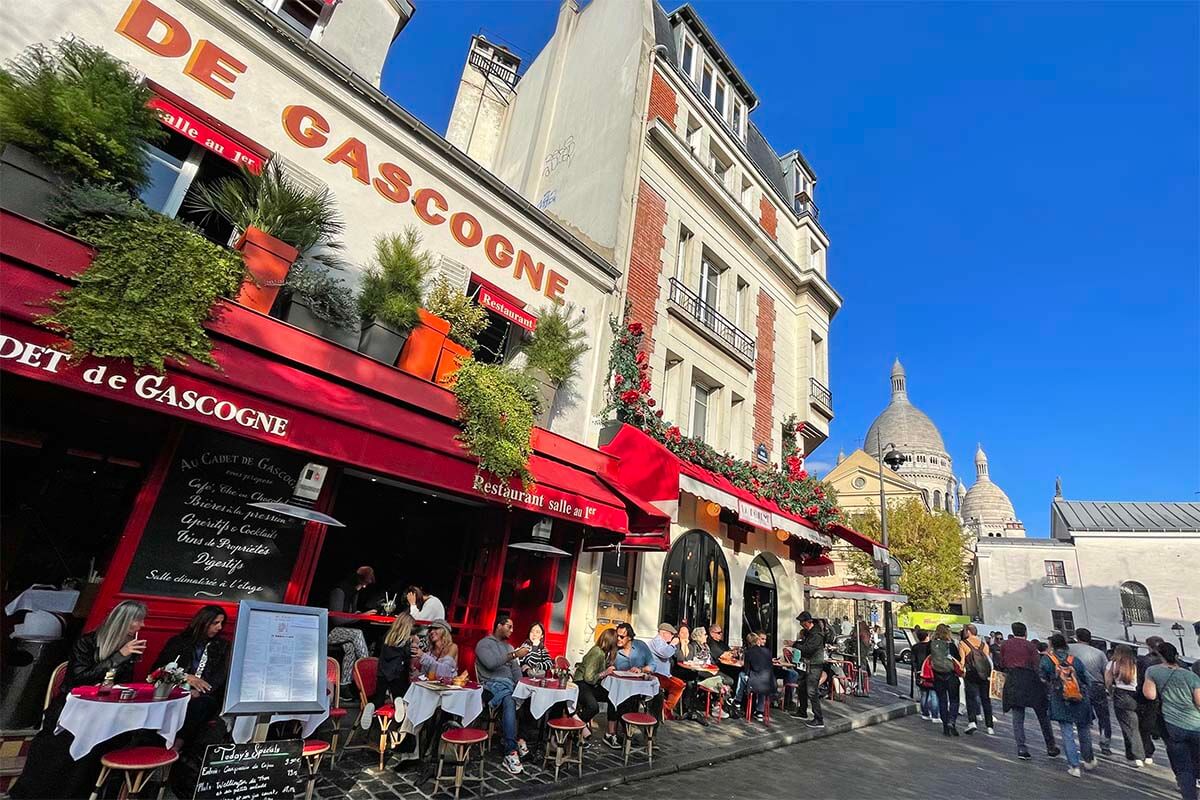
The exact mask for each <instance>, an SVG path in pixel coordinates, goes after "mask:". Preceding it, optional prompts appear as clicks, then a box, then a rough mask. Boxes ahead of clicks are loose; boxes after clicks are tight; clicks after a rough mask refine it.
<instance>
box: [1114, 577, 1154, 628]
mask: <svg viewBox="0 0 1200 800" xmlns="http://www.w3.org/2000/svg"><path fill="white" fill-rule="evenodd" d="M1121 613H1122V614H1123V615H1124V616H1125V620H1126V621H1127V622H1145V623H1149V624H1153V623H1154V607H1153V606H1152V605H1150V593H1149V592H1148V591H1146V587H1145V586H1143V585H1142V584H1140V583H1138V582H1137V581H1125V582H1124V583H1122V584H1121Z"/></svg>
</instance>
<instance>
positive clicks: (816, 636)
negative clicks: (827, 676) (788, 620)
mask: <svg viewBox="0 0 1200 800" xmlns="http://www.w3.org/2000/svg"><path fill="white" fill-rule="evenodd" d="M796 619H797V620H799V621H800V628H801V634H800V638H799V639H797V640H796V649H797V650H799V651H800V657H801V658H802V659H803V662H804V666H805V673H804V687H805V690H804V691H803V692H798V695H799V696H798V697H797V698H796V701H797V702H796V710H795V712H793V713H792V716H793V717H797V718H799V719H805V718H806V717H807V716H808V707H809V706H810V705H811V706H812V719H811V720H809V721H808V723H807V724H808V727H810V728H824V727H825V716H824V714H822V713H821V694H820V691H821V672H822V671H823V670H824V668H825V637H824V635H822V633H821V629H820V628H818V627H817V626H816V625H814V624H813V617H812V614H810V613H808V612H807V611H801V612H800V615H799V616H798V617H796Z"/></svg>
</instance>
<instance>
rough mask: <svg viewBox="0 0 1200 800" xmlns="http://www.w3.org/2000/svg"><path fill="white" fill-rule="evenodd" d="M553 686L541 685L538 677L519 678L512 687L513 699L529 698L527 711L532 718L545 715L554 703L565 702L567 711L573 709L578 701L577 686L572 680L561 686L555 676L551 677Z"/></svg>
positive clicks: (569, 711)
mask: <svg viewBox="0 0 1200 800" xmlns="http://www.w3.org/2000/svg"><path fill="white" fill-rule="evenodd" d="M550 682H552V683H553V684H554V685H553V686H542V682H541V680H540V679H538V678H521V680H520V681H519V682H518V683H517V685H516V687H515V688H514V689H513V693H512V696H513V700H529V713H530V714H531V715H532V716H533V718H534V719H541V718H542V717H544V716H546V712H547V711H549V710H550V709H551V708H552V707H553V706H554V705H555V704H556V703H566V704H567V713H573V712H574V711H575V704H576V703H577V702H578V701H579V687H578V686H577V685H576V684H575V683H574V682H568V683H567V687H566V688H565V689H564V688H561V687H560V686H559V684H558V679H557V678H551V679H550Z"/></svg>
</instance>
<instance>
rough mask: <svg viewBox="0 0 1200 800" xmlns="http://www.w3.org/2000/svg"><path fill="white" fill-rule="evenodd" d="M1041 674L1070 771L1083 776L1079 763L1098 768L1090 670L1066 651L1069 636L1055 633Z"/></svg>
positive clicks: (1086, 766)
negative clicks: (1093, 739)
mask: <svg viewBox="0 0 1200 800" xmlns="http://www.w3.org/2000/svg"><path fill="white" fill-rule="evenodd" d="M1040 671H1041V675H1042V679H1043V680H1045V681H1046V683H1047V685H1048V686H1049V689H1050V691H1049V695H1050V719H1052V720H1054V721H1055V722H1057V723H1058V729H1059V731H1060V732H1061V733H1062V738H1063V750H1064V751H1066V755H1067V765H1068V769H1067V772H1068V773H1070V774H1071V775H1074V776H1075V777H1076V778H1078V777H1079V776H1080V774H1081V773H1080V771H1079V766H1080V763H1082V764H1083V766H1084V767H1085V768H1086V769H1095V768H1096V754H1095V753H1094V752H1092V732H1091V722H1092V704H1091V701H1089V700H1088V679H1087V670H1085V669H1084V668H1083V665H1082V664H1080V663H1079V662H1078V661H1076V660H1075V657H1074V656H1073V655H1071V651H1070V650H1068V649H1067V637H1065V636H1063V635H1062V634H1061V633H1055V634H1053V635H1052V636H1051V637H1050V646H1049V647H1048V648H1047V650H1046V652H1045V653H1044V654H1043V655H1042V667H1041V670H1040ZM1077 737H1078V743H1076V738H1077ZM1081 756H1082V762H1081Z"/></svg>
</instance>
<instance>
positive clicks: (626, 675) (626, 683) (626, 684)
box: [600, 672, 659, 709]
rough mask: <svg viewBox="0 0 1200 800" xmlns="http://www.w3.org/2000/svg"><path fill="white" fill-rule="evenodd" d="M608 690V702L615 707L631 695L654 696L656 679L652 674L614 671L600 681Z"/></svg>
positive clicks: (656, 686) (657, 686) (655, 693)
mask: <svg viewBox="0 0 1200 800" xmlns="http://www.w3.org/2000/svg"><path fill="white" fill-rule="evenodd" d="M600 685H601V686H603V687H604V691H606V692H608V702H609V704H610V705H611V706H612V707H613V708H614V709H615V708H617V706H619V705H621V703H624V702H625V701H626V700H628V699H629V698H631V697H634V696H636V695H641V696H642V697H647V698H649V697H655V696H656V695H657V694H658V692H659V685H658V679H657V678H655V677H654V676H653V675H648V676H646V677H644V678H642V677H638V676H637V675H636V674H634V673H630V672H614V673H613V674H612V675H609V676H608V677H607V678H605V679H604V680H603V681H601V683H600Z"/></svg>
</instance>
